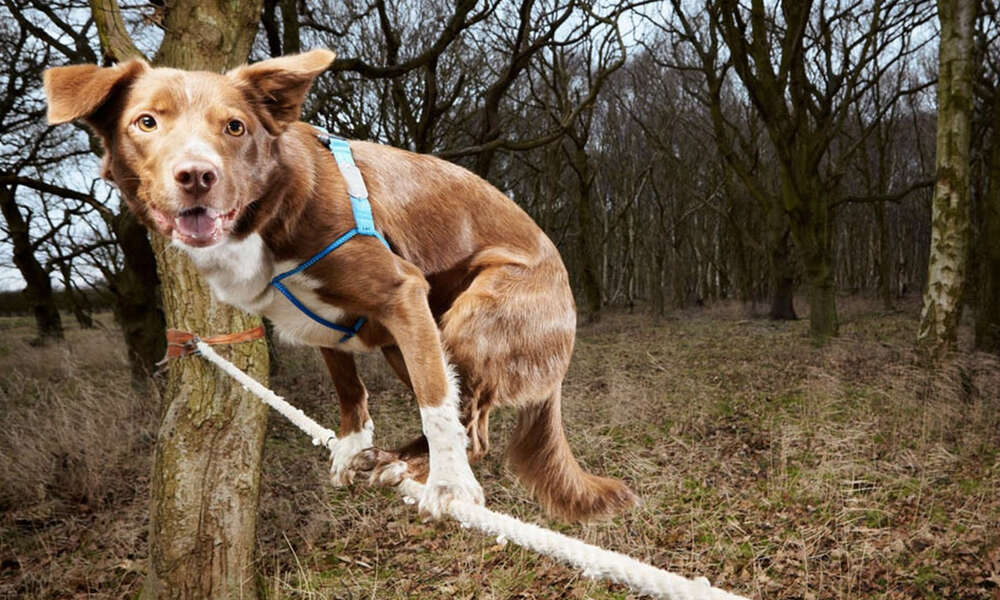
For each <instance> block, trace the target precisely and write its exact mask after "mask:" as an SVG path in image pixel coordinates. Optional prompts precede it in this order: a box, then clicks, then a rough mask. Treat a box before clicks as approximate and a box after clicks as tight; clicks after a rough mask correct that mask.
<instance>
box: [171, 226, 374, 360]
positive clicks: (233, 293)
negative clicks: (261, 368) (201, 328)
mask: <svg viewBox="0 0 1000 600" xmlns="http://www.w3.org/2000/svg"><path fill="white" fill-rule="evenodd" d="M179 246H180V247H181V248H183V249H184V250H185V251H186V252H187V253H188V255H189V256H190V257H191V260H192V262H194V264H195V267H197V268H198V271H199V272H201V274H202V276H203V277H204V278H205V280H206V281H207V282H208V285H209V287H211V288H212V293H213V294H215V297H216V298H217V299H219V300H220V301H221V302H225V303H226V304H231V305H233V306H236V307H238V308H240V309H242V310H245V311H247V312H251V313H255V314H261V315H264V316H266V317H267V318H268V319H270V320H271V322H272V323H274V326H275V329H276V330H277V331H278V335H279V336H280V337H281V339H282V341H286V342H289V343H293V344H303V345H307V346H328V347H331V348H337V349H339V350H347V351H351V352H363V351H366V350H370V348H368V347H367V346H365V345H364V344H363V343H362V342H361V340H359V339H358V337H357V336H355V337H352V338H351V339H350V340H348V341H346V342H344V343H340V339H341V338H342V337H343V335H344V334H342V333H341V332H339V331H335V330H333V329H330V328H328V327H326V326H324V325H321V324H319V323H317V322H315V321H313V320H312V319H310V318H309V317H308V316H306V314H305V313H303V312H302V311H300V310H299V309H298V308H296V307H295V306H294V305H293V304H292V303H291V302H290V301H289V300H288V299H287V298H285V297H284V296H283V295H282V294H281V293H280V292H279V291H278V290H277V289H275V288H274V286H272V285H271V279H272V278H273V277H274V276H275V275H277V274H278V273H283V272H285V271H288V270H290V269H293V268H295V267H296V266H297V264H296V263H291V262H287V261H283V262H275V261H274V256H273V255H272V254H271V251H270V250H269V249H268V248H267V246H266V245H265V244H264V240H263V239H261V237H260V236H259V235H257V234H256V233H254V234H251V235H249V236H247V237H246V238H244V239H242V240H230V239H227V240H225V241H223V242H221V243H219V244H216V245H215V246H210V247H208V248H191V247H189V246H184V245H179ZM282 283H284V284H285V286H286V287H287V288H288V289H289V290H290V291H291V292H292V293H293V294H294V295H295V297H296V298H298V299H299V301H300V302H302V303H303V304H304V305H305V306H307V307H309V309H310V310H312V311H313V312H315V313H316V314H318V315H319V316H321V317H323V318H324V319H326V320H328V321H332V322H334V323H346V321H345V319H346V315H345V314H344V311H342V310H340V309H339V308H337V307H335V306H331V305H330V304H327V303H326V302H322V301H321V300H320V299H319V297H318V296H317V294H316V291H315V290H316V288H318V287H319V282H317V281H316V280H315V279H313V278H311V277H309V276H308V275H307V274H305V273H298V274H296V275H293V276H291V277H288V278H287V279H284V280H283V281H282Z"/></svg>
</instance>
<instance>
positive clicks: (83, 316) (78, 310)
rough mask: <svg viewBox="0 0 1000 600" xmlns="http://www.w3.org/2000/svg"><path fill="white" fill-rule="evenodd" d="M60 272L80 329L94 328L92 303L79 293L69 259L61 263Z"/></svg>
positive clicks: (67, 298)
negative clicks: (74, 282) (91, 313)
mask: <svg viewBox="0 0 1000 600" xmlns="http://www.w3.org/2000/svg"><path fill="white" fill-rule="evenodd" d="M59 274H60V275H61V276H62V282H63V289H64V290H65V294H66V300H67V301H68V302H69V306H70V310H72V311H73V318H74V319H76V323H77V325H79V326H80V329H93V328H94V318H93V317H92V316H90V312H91V309H90V305H89V303H88V302H87V300H86V298H85V297H84V295H83V294H81V293H79V291H78V290H77V289H76V287H75V286H74V285H73V272H72V270H71V268H70V265H69V261H61V262H60V263H59Z"/></svg>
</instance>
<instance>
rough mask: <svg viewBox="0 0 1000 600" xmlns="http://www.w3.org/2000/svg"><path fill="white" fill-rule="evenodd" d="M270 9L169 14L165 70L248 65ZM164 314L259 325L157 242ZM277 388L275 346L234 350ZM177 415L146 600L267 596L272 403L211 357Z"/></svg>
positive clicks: (190, 383)
mask: <svg viewBox="0 0 1000 600" xmlns="http://www.w3.org/2000/svg"><path fill="white" fill-rule="evenodd" d="M260 12H261V3H260V1H259V0H257V1H252V2H222V1H216V2H197V1H193V0H178V1H177V2H175V3H173V4H172V5H171V6H170V8H169V9H168V11H167V14H166V19H165V30H166V31H167V34H166V36H165V37H164V40H163V43H162V45H161V46H160V49H159V51H158V52H157V55H156V62H157V64H160V65H163V66H172V67H178V68H184V69H206V70H212V71H221V70H224V69H227V68H232V67H234V66H236V65H238V64H240V63H242V62H243V61H245V60H246V58H247V56H248V54H249V52H250V45H251V43H252V42H253V39H254V35H255V34H256V30H257V20H258V19H259V17H260ZM153 247H154V249H155V251H156V254H157V258H158V260H157V263H158V269H159V275H160V281H161V282H162V288H163V308H164V312H165V314H166V318H167V324H168V325H169V326H170V327H174V328H177V329H183V330H185V331H191V332H195V333H198V334H201V335H211V334H215V333H227V332H236V331H243V330H245V329H249V328H251V327H255V326H257V325H259V324H260V319H259V318H258V317H253V316H250V315H247V314H246V313H242V312H240V311H238V310H236V309H234V308H232V307H228V306H225V305H221V304H218V303H217V302H216V301H215V299H214V298H212V296H211V293H210V292H209V290H208V288H207V287H206V286H205V283H204V282H203V281H202V279H201V278H200V277H199V276H198V273H197V271H196V270H195V268H194V266H193V265H192V264H191V263H190V261H188V260H187V258H186V257H184V256H183V255H182V254H181V253H179V252H176V251H173V250H172V249H170V248H169V247H168V245H167V244H166V242H165V240H162V239H159V238H157V239H156V240H155V241H154V244H153ZM226 354H227V355H228V358H229V359H230V360H232V361H233V362H234V363H235V364H236V366H238V367H239V368H241V369H243V370H245V371H247V372H248V373H249V374H250V375H251V376H252V377H254V378H255V379H257V380H258V381H261V382H264V383H265V384H266V382H267V374H268V355H267V348H266V345H265V344H264V343H263V342H259V341H258V342H253V343H251V344H241V345H238V346H234V347H232V348H230V349H228V351H227V352H226ZM166 397H167V398H168V400H169V407H168V409H167V412H166V414H165V416H164V420H163V423H162V424H161V426H160V434H159V437H158V439H157V445H156V459H155V464H154V467H153V504H152V512H151V515H150V526H151V536H150V568H149V573H148V574H147V579H146V584H145V588H144V589H143V597H144V598H173V597H196V598H224V597H228V598H255V597H256V596H257V590H256V583H255V577H254V568H253V555H254V543H255V537H256V531H257V500H258V496H259V489H260V460H261V451H262V449H263V443H264V433H265V428H266V423H267V407H266V406H264V404H262V403H261V402H260V401H258V400H257V399H256V398H254V397H253V396H252V395H250V394H249V393H247V392H246V391H244V390H242V389H241V388H240V386H239V385H238V384H236V383H235V382H233V381H232V380H230V379H229V378H228V377H227V376H225V375H224V374H222V373H221V372H220V371H219V370H218V369H215V368H214V367H213V366H212V365H209V364H208V363H206V362H204V361H201V360H182V361H176V362H175V364H173V365H171V368H170V376H169V379H168V383H167V394H166Z"/></svg>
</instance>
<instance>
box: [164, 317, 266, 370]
mask: <svg viewBox="0 0 1000 600" xmlns="http://www.w3.org/2000/svg"><path fill="white" fill-rule="evenodd" d="M263 337H264V326H263V325H258V326H257V327H254V328H253V329H247V330H246V331H241V332H239V333H224V334H221V335H213V336H210V337H207V338H201V337H198V336H197V335H195V334H193V333H189V332H187V331H181V330H180V329H167V355H166V356H164V357H163V360H162V361H160V362H161V363H164V362H166V361H168V360H170V359H171V358H180V357H183V356H188V355H189V354H195V353H197V352H198V349H197V347H196V346H195V344H196V343H197V342H205V343H206V344H208V345H210V346H215V345H217V344H239V343H241V342H252V341H254V340H259V339H261V338H263Z"/></svg>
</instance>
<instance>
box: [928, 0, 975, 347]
mask: <svg viewBox="0 0 1000 600" xmlns="http://www.w3.org/2000/svg"><path fill="white" fill-rule="evenodd" d="M938 18H939V19H940V22H941V45H940V50H939V53H940V55H939V69H940V71H939V73H940V74H939V76H938V93H937V98H938V120H937V157H936V159H935V160H936V167H937V183H936V185H935V187H934V197H933V199H932V207H931V211H932V212H931V251H930V262H929V266H928V273H927V289H926V290H925V292H924V305H923V310H922V311H921V314H920V329H919V332H918V333H917V343H918V345H919V346H920V347H921V348H922V349H923V350H924V351H925V352H927V353H928V354H929V355H930V356H938V355H940V354H942V353H944V352H946V351H948V350H949V349H952V348H953V347H954V346H955V342H956V331H957V328H958V319H959V316H960V315H961V309H962V304H961V300H962V289H963V286H964V285H965V277H966V261H967V255H968V246H969V232H970V218H969V152H970V143H971V121H972V94H973V89H972V79H973V71H974V68H975V67H974V61H973V27H974V25H975V20H976V2H974V1H973V0H939V1H938Z"/></svg>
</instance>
